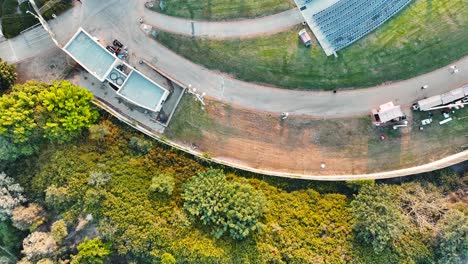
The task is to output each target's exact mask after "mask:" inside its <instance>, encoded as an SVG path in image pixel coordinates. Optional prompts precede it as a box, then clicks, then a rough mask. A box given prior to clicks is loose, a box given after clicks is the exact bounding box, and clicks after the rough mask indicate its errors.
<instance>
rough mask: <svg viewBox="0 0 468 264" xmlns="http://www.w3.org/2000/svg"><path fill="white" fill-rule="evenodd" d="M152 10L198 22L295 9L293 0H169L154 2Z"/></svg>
mask: <svg viewBox="0 0 468 264" xmlns="http://www.w3.org/2000/svg"><path fill="white" fill-rule="evenodd" d="M153 3H154V4H153V7H152V8H151V9H152V10H154V11H156V12H160V13H163V14H166V15H170V16H176V17H183V18H190V19H197V20H232V19H240V18H253V17H259V16H266V15H271V14H275V13H279V12H282V11H286V10H289V9H291V8H293V7H295V5H294V1H293V0H167V1H163V7H164V8H163V9H161V8H160V1H153Z"/></svg>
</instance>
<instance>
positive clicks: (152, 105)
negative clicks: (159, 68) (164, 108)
mask: <svg viewBox="0 0 468 264" xmlns="http://www.w3.org/2000/svg"><path fill="white" fill-rule="evenodd" d="M119 93H120V94H121V95H123V96H124V97H127V98H128V99H130V100H132V101H133V102H134V103H137V104H139V105H140V106H143V107H145V108H148V109H153V110H154V109H156V107H157V106H158V104H159V101H160V100H161V97H162V96H163V94H164V90H163V89H162V88H160V87H158V86H156V85H155V84H154V83H152V82H151V81H149V80H148V79H146V78H145V77H143V76H142V75H141V74H139V73H138V72H136V71H135V72H133V73H132V74H130V76H129V77H128V79H127V82H126V83H125V84H124V86H123V87H122V88H121V89H120V90H119Z"/></svg>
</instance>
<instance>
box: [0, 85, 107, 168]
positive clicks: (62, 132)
mask: <svg viewBox="0 0 468 264" xmlns="http://www.w3.org/2000/svg"><path fill="white" fill-rule="evenodd" d="M92 99H93V95H92V94H91V93H90V92H88V91H87V90H85V89H82V88H80V87H78V86H75V85H72V84H71V83H69V82H68V81H56V82H54V83H52V84H46V83H40V82H36V81H30V82H27V83H25V84H22V85H15V86H13V88H12V91H11V92H10V93H9V94H4V95H3V96H2V97H0V154H1V155H0V158H1V159H15V158H17V157H18V156H20V155H29V154H31V153H32V152H34V150H35V149H37V145H38V144H39V143H40V139H41V138H46V139H48V140H51V141H55V142H59V143H62V142H66V141H70V140H71V139H72V138H73V137H75V136H77V135H78V134H79V133H80V132H81V130H82V129H83V128H88V127H90V126H91V125H92V124H93V123H94V122H95V121H96V119H97V117H98V114H97V112H96V111H95V110H94V108H93V107H92V105H91V100H92Z"/></svg>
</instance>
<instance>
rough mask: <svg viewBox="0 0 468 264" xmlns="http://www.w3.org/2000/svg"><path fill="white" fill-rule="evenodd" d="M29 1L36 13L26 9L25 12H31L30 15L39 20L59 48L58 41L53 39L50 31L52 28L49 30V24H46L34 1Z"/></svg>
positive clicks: (52, 33) (53, 36) (53, 35)
mask: <svg viewBox="0 0 468 264" xmlns="http://www.w3.org/2000/svg"><path fill="white" fill-rule="evenodd" d="M29 3H30V4H31V6H32V8H33V9H34V11H36V13H37V15H36V14H34V13H33V12H31V11H29V10H27V11H26V13H28V14H31V15H32V16H34V17H35V18H36V19H37V20H39V22H40V23H41V25H42V27H43V28H44V30H45V31H46V32H47V33H48V34H49V36H50V38H52V41H53V42H54V43H55V45H57V47H59V48H60V44H59V43H58V41H57V40H56V39H55V34H54V32H52V30H50V28H49V25H48V24H47V21H46V20H45V19H44V18H43V17H42V16H41V13H40V11H39V8H38V7H37V5H36V3H35V2H34V0H29Z"/></svg>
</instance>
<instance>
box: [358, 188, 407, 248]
mask: <svg viewBox="0 0 468 264" xmlns="http://www.w3.org/2000/svg"><path fill="white" fill-rule="evenodd" d="M397 201H398V192H397V189H396V188H394V187H393V186H385V185H383V186H365V187H363V188H362V189H361V192H360V193H359V195H357V196H356V199H354V201H352V202H351V206H352V213H353V216H354V219H355V221H356V222H355V224H354V227H353V229H354V230H355V232H356V237H357V238H358V239H360V240H362V241H363V242H364V243H368V244H371V245H372V247H373V248H374V250H375V251H376V252H382V251H384V250H385V249H389V247H391V246H392V242H393V241H396V240H399V239H401V236H402V235H403V232H404V231H405V229H406V228H407V227H408V225H407V221H408V219H406V218H405V217H404V216H403V215H402V213H401V212H400V210H399V208H398V203H397Z"/></svg>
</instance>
